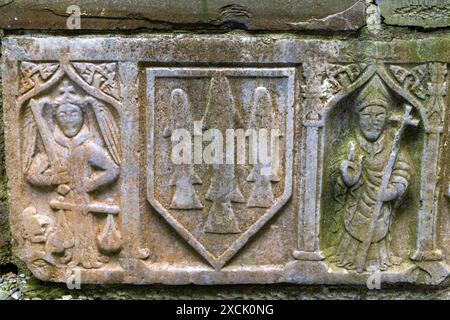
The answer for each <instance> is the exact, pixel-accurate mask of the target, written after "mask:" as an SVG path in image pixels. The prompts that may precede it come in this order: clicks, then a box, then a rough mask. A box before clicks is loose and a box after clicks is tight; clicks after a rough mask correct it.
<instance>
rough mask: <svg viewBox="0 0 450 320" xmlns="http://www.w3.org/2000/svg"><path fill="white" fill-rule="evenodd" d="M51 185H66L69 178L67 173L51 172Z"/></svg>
mask: <svg viewBox="0 0 450 320" xmlns="http://www.w3.org/2000/svg"><path fill="white" fill-rule="evenodd" d="M51 177H52V184H55V185H58V184H67V183H69V182H70V176H69V173H68V172H67V171H61V172H57V173H55V172H52V176H51Z"/></svg>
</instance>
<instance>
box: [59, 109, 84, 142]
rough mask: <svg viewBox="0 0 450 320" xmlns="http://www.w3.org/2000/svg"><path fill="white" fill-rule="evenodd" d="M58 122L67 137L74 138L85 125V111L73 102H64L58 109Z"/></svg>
mask: <svg viewBox="0 0 450 320" xmlns="http://www.w3.org/2000/svg"><path fill="white" fill-rule="evenodd" d="M56 122H57V123H58V126H59V128H60V129H61V131H62V132H63V133H64V135H66V137H69V138H72V137H74V136H76V135H77V134H78V132H80V130H81V127H82V126H83V111H81V108H80V107H78V106H76V105H73V104H63V105H61V106H59V107H58V109H57V110H56Z"/></svg>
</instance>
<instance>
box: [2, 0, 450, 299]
mask: <svg viewBox="0 0 450 320" xmlns="http://www.w3.org/2000/svg"><path fill="white" fill-rule="evenodd" d="M21 2H22V3H23V2H24V1H21ZM25 2H26V1H25ZM28 2H29V3H30V4H31V3H32V1H28ZM62 2H64V1H62ZM81 2H83V1H81ZM113 2H114V1H113ZM161 2H164V1H161ZM366 2H367V3H366V5H371V4H372V5H373V4H374V3H377V4H380V3H381V2H382V1H366ZM56 3H59V1H57V2H56ZM0 5H1V3H0ZM61 7H63V4H61ZM1 18H2V12H1V6H0V20H1ZM30 19H31V17H30ZM133 19H134V21H133ZM31 20H32V19H31ZM125 20H126V24H127V25H129V26H132V25H133V23H135V24H136V25H137V26H138V28H142V24H141V23H138V22H142V18H139V17H135V18H133V17H131V18H130V17H129V18H127V19H125ZM128 20H130V21H128ZM374 20H375V23H373V24H372V22H373V21H374ZM376 20H377V19H376V16H375V17H374V16H373V13H371V12H370V11H367V13H366V21H367V23H368V24H369V26H367V25H366V26H364V27H361V28H359V29H358V30H357V31H341V32H338V33H336V32H329V31H327V30H319V31H317V30H316V31H310V32H309V31H295V32H291V31H286V30H284V31H277V33H278V34H280V33H286V34H289V36H298V37H302V36H308V35H310V34H313V35H314V37H315V38H320V37H327V38H329V37H337V38H351V39H358V38H359V39H367V38H369V39H373V40H378V39H380V40H385V41H386V40H389V39H395V38H402V39H418V38H426V37H431V36H435V35H444V36H450V28H449V27H441V28H435V29H425V28H426V26H423V25H422V26H421V27H416V26H413V23H411V25H410V26H408V27H400V26H395V24H396V22H395V21H393V23H392V24H393V25H394V26H392V25H390V26H388V25H386V24H384V23H383V22H381V25H380V24H377V23H376ZM5 21H6V20H4V22H5ZM33 21H34V22H33ZM33 21H32V22H30V23H29V25H31V26H34V27H33V28H31V29H28V28H27V29H25V28H24V26H23V25H18V27H17V28H11V29H9V28H5V24H6V22H5V23H1V22H0V46H1V39H2V38H3V37H5V36H7V35H10V34H11V35H17V34H32V35H45V34H57V35H64V36H71V35H90V36H92V35H95V34H103V35H104V34H105V33H107V34H114V33H115V32H116V33H117V32H119V33H120V34H133V35H135V34H139V32H145V33H152V32H161V30H170V31H171V32H183V33H185V32H204V31H202V30H206V29H208V31H206V32H212V33H214V32H243V33H247V34H252V33H261V31H249V30H239V31H236V30H235V29H236V27H237V28H239V29H241V27H242V25H241V24H240V23H237V24H235V23H232V24H230V25H226V26H223V25H221V26H220V27H219V28H214V25H213V26H211V25H209V26H205V25H204V24H201V23H199V24H198V25H196V24H195V23H193V24H189V25H187V24H185V25H183V24H175V23H173V24H163V25H158V27H157V29H158V31H155V30H152V25H151V22H149V23H148V24H147V25H145V26H144V28H145V29H144V30H143V29H138V30H137V31H136V30H127V31H123V30H121V31H117V30H115V29H116V28H115V27H113V25H112V24H110V23H108V24H107V25H108V26H109V27H108V26H106V25H105V23H104V22H103V19H101V18H98V24H97V26H100V27H98V28H95V27H94V28H92V29H101V30H96V31H92V30H90V31H83V30H80V31H73V30H53V31H52V30H50V31H49V30H47V31H42V30H39V23H41V22H36V21H37V20H33ZM55 21H56V20H55ZM112 21H113V20H111V21H109V22H111V23H112ZM389 21H392V19H391V20H389ZM421 23H422V24H423V21H422V22H421ZM93 25H94V26H95V25H96V24H95V23H94V24H93ZM401 25H403V26H404V25H405V23H404V21H402V24H401ZM6 27H7V26H6ZM422 27H425V28H422ZM1 28H5V30H2V29H1ZM6 29H7V30H6ZM50 29H51V28H50ZM120 29H133V28H120ZM173 29H176V31H173ZM188 29H191V31H187V30H188ZM192 29H197V30H196V31H192ZM244 29H245V28H244ZM247 29H248V28H247ZM374 30H375V31H374ZM2 68H3V66H2V65H1V63H0V88H1V84H2V79H1V74H2V72H1V70H2ZM0 106H1V107H2V113H1V114H0V117H1V118H2V119H0V275H1V274H4V273H5V272H8V271H11V270H15V269H16V270H17V273H18V274H25V275H27V276H29V275H31V274H30V272H29V271H28V270H27V269H26V267H25V266H24V264H22V263H21V262H20V261H18V260H17V259H15V258H14V257H13V256H12V255H11V251H10V241H11V238H10V233H9V227H8V199H7V188H6V181H7V180H6V179H7V178H6V177H5V166H4V139H3V117H2V114H3V103H2V91H1V90H0ZM0 280H1V279H0ZM448 280H449V279H447V281H446V282H445V283H443V284H441V285H440V286H436V287H425V286H413V285H402V286H398V285H397V286H394V287H385V286H383V285H382V289H381V290H369V289H368V288H366V287H355V286H299V285H279V284H277V285H233V286H225V285H224V286H203V287H201V286H163V285H147V286H127V285H108V286H105V285H102V286H94V285H83V286H82V288H81V290H69V289H67V288H66V286H65V285H63V284H52V283H43V282H40V281H39V280H37V279H35V278H33V277H31V278H30V279H29V280H28V281H27V282H26V283H25V281H23V282H24V283H22V282H21V283H18V284H17V285H16V287H17V288H18V289H19V290H20V291H21V292H22V293H23V295H22V297H24V298H42V299H57V298H61V297H63V296H66V297H68V296H69V295H70V296H71V298H79V297H81V298H96V299H97V298H99V299H445V300H448V299H450V286H449V284H450V281H448ZM0 283H1V281H0Z"/></svg>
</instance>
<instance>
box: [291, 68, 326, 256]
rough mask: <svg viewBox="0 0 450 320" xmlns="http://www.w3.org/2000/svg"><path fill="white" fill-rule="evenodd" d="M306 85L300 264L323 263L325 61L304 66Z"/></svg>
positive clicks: (299, 210)
mask: <svg viewBox="0 0 450 320" xmlns="http://www.w3.org/2000/svg"><path fill="white" fill-rule="evenodd" d="M303 68H304V76H305V83H306V84H305V85H304V86H303V98H304V103H303V108H304V111H303V114H304V117H303V130H302V136H303V144H302V145H304V146H305V147H304V148H305V149H303V150H302V151H301V169H300V170H301V172H300V173H301V177H302V178H301V181H300V183H301V189H300V190H301V192H300V195H299V196H300V199H302V200H301V201H300V205H299V209H298V248H297V250H295V251H294V254H293V255H294V258H295V259H297V260H310V261H311V260H312V261H318V260H323V259H324V258H325V256H324V255H323V254H322V252H321V251H320V247H319V246H320V242H319V230H320V194H321V179H320V178H319V177H320V176H321V171H322V168H321V164H322V160H321V158H322V155H323V151H322V147H323V142H322V130H323V122H322V115H321V112H322V110H323V107H324V106H323V103H322V101H321V96H322V91H321V77H320V76H319V75H321V74H323V72H324V69H325V63H324V62H322V61H311V62H308V63H305V64H304V65H303Z"/></svg>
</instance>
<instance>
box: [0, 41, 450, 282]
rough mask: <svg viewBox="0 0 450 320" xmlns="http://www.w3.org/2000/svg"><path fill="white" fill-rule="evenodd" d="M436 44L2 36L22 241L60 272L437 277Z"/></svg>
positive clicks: (444, 244) (186, 277)
mask: <svg viewBox="0 0 450 320" xmlns="http://www.w3.org/2000/svg"><path fill="white" fill-rule="evenodd" d="M440 41H441V42H442V43H443V44H442V45H443V46H444V45H450V43H448V42H449V40H448V39H446V38H443V39H441V40H440ZM424 47H427V48H432V43H428V42H427V40H422V41H421V42H420V43H416V42H410V41H392V42H389V43H384V42H379V43H372V42H370V41H368V42H364V41H352V40H347V41H344V40H342V41H337V40H333V41H327V40H312V39H308V40H305V39H301V38H296V37H287V38H285V37H280V38H277V37H275V38H269V37H266V36H261V37H259V36H258V37H257V36H254V37H251V36H242V35H215V36H211V35H209V36H203V35H196V36H195V37H192V36H188V35H177V36H176V37H174V36H173V35H171V36H166V35H158V36H149V37H146V38H137V37H114V38H112V37H93V38H89V37H79V38H77V37H75V38H70V39H69V38H64V37H41V38H37V37H30V36H16V37H7V38H6V39H5V41H4V46H3V52H2V59H3V65H4V66H5V67H4V71H3V72H4V74H3V80H4V81H3V93H4V94H3V96H4V104H5V106H4V110H5V138H6V160H7V174H8V178H9V181H8V186H9V201H10V207H11V213H10V224H11V230H12V234H13V238H14V241H13V247H14V253H15V254H16V255H17V256H18V257H19V258H20V259H22V260H23V261H24V262H25V263H26V264H27V266H28V268H29V269H30V270H31V271H32V272H33V274H34V275H35V276H36V277H38V278H39V279H42V280H45V281H55V282H67V281H71V282H73V281H79V282H81V283H97V284H102V283H133V284H151V283H165V284H189V283H195V284H245V283H283V282H288V283H298V284H358V285H364V284H366V282H367V279H368V278H369V277H371V276H372V275H373V274H374V272H377V273H378V274H379V275H380V279H381V281H382V282H384V283H390V284H396V283H405V282H407V283H420V284H439V283H442V282H443V281H444V280H445V279H446V278H447V277H448V274H449V264H448V256H449V254H450V251H449V250H450V246H449V242H448V239H449V238H448V231H449V228H450V219H449V216H448V213H449V211H450V201H449V198H450V196H449V178H448V176H449V168H450V163H449V161H448V143H447V140H448V134H449V132H448V113H449V109H448V108H447V104H448V98H449V97H448V94H447V91H448V85H449V81H448V80H447V78H448V65H447V64H448V62H450V55H449V54H448V53H447V52H441V51H438V50H435V49H430V52H429V55H427V56H426V57H425V56H424V55H423V54H422V53H421V52H422V50H423V48H424ZM399 52H400V53H399Z"/></svg>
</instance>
